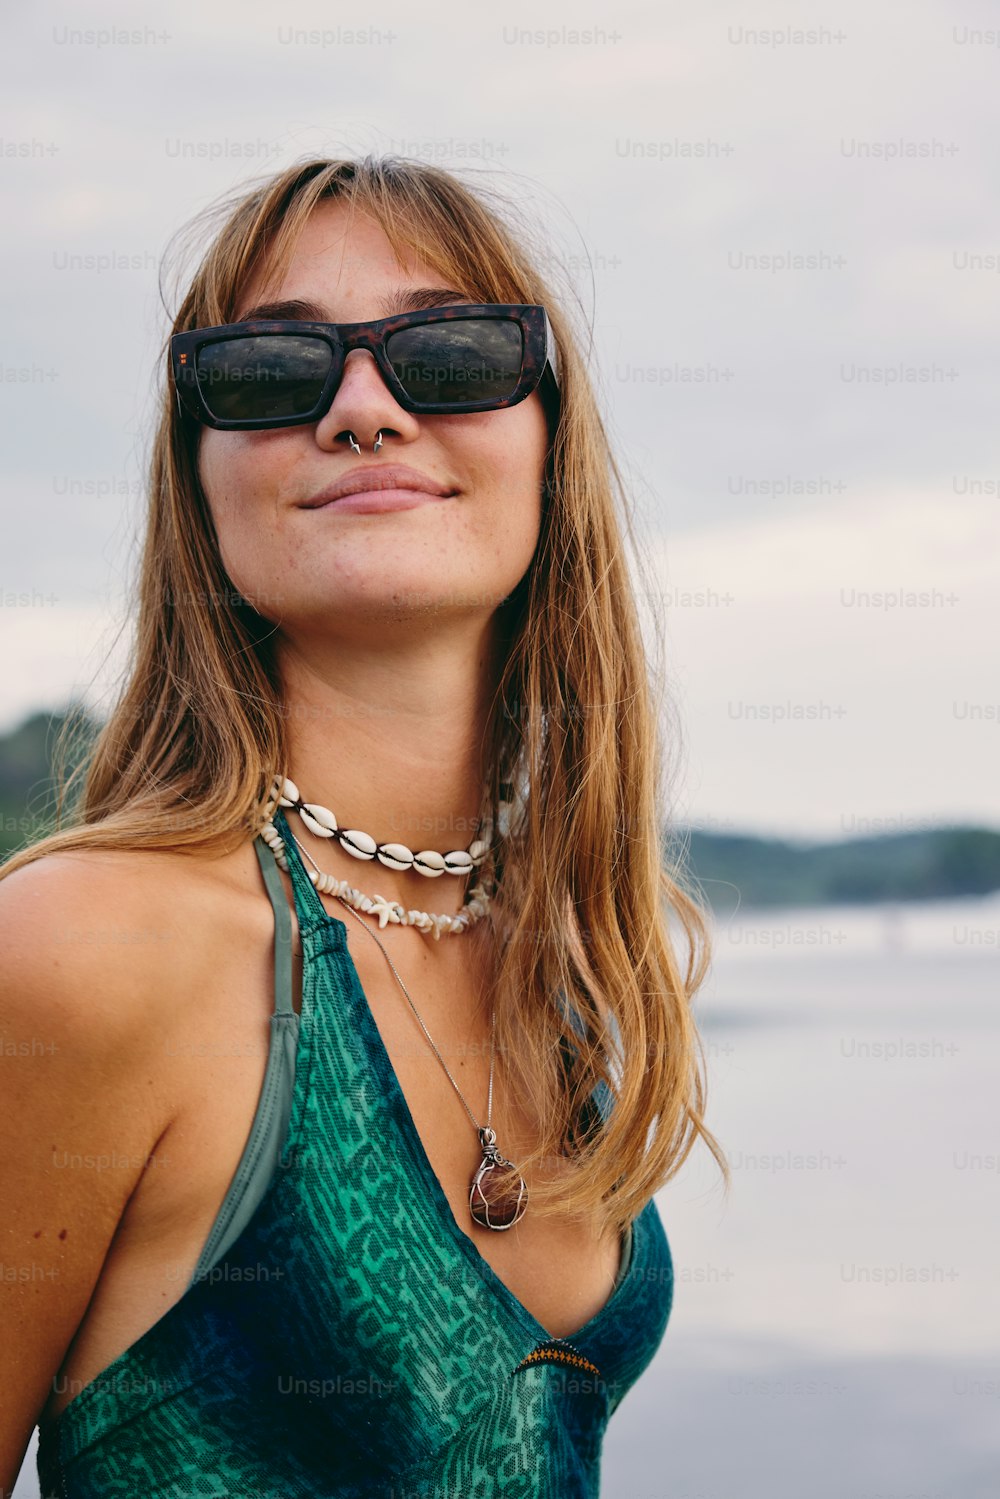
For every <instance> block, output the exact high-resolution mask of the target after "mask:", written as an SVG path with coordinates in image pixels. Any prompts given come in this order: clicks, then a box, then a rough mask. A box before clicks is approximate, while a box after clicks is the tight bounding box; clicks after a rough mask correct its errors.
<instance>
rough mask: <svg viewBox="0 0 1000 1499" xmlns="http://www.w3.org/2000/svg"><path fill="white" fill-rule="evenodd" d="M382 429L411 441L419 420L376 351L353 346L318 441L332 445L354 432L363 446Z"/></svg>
mask: <svg viewBox="0 0 1000 1499" xmlns="http://www.w3.org/2000/svg"><path fill="white" fill-rule="evenodd" d="M380 430H381V432H382V434H383V437H387V436H396V437H401V438H403V439H404V440H406V441H412V440H413V438H415V437H416V436H417V435H418V434H419V432H420V424H419V421H418V419H417V417H416V416H414V415H413V413H412V412H409V411H404V410H403V408H402V406H400V405H399V403H398V402H397V400H396V398H395V397H394V395H393V394H392V391H391V390H390V389H389V387H388V385H386V383H385V380H384V379H383V377H382V371H381V370H380V369H379V367H378V365H377V364H376V362H375V356H374V354H372V353H371V352H370V351H369V350H368V349H352V350H351V352H350V353H349V354H348V355H347V357H346V359H345V360H344V369H343V372H342V374H341V377H340V384H339V386H338V387H337V390H336V392H335V394H334V397H333V401H332V402H331V404H330V409H329V411H328V412H327V413H326V415H325V416H323V417H322V418H321V419H320V420H319V422H317V424H316V441H317V442H318V443H319V445H320V447H324V448H327V449H332V448H333V447H334V446H335V445H336V444H341V445H342V444H343V443H345V442H347V441H348V436H347V434H348V433H349V432H354V433H356V434H357V436H358V438H359V439H360V442H361V446H362V448H363V449H364V448H366V447H368V446H370V445H371V443H372V441H373V440H374V438H375V434H376V433H377V432H378V431H380Z"/></svg>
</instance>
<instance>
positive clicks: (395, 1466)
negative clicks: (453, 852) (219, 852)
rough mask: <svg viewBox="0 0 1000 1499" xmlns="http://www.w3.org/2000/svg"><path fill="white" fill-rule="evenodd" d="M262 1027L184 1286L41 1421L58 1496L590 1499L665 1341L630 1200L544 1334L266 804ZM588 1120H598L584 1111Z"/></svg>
mask: <svg viewBox="0 0 1000 1499" xmlns="http://www.w3.org/2000/svg"><path fill="white" fill-rule="evenodd" d="M278 826H279V830H280V831H281V833H282V836H283V838H284V839H285V846H286V848H287V850H288V863H289V873H290V877H291V882H292V888H293V892H294V899H295V909H296V913H297V916H298V921H299V929H300V934H301V941H302V956H303V972H302V1003H301V1015H297V1014H296V1013H295V1011H294V1008H293V1006H292V1003H291V918H290V913H289V908H288V904H287V901H286V899H285V895H284V890H283V888H282V885H281V881H280V879H279V878H278V874H277V871H276V869H275V867H274V863H273V856H272V855H271V853H270V851H269V850H268V849H267V848H266V845H265V844H264V842H263V840H262V839H258V840H257V842H256V844H255V847H256V850H257V854H258V858H259V860H260V865H261V870H262V873H263V876H264V879H265V882H266V885H267V889H268V894H269V895H270V897H271V900H272V903H273V905H274V911H275V924H276V925H275V985H276V996H275V1012H274V1014H273V1016H272V1018H271V1043H270V1050H269V1055H268V1063H267V1068H266V1071H265V1077H264V1083H263V1087H262V1090H261V1096H260V1101H259V1104H258V1108H257V1113H256V1115H255V1118H254V1121H253V1124H252V1127H251V1131H250V1135H249V1137H248V1140H247V1144H246V1148H245V1151H244V1154H243V1157H242V1158H241V1161H240V1163H239V1165H238V1167H237V1170H236V1173H235V1175H234V1178H233V1183H232V1185H231V1187H230V1190H229V1192H228V1194H227V1197H226V1200H225V1202H224V1203H223V1206H222V1209H221V1210H220V1213H219V1215H218V1218H217V1220H216V1223H215V1225H214V1227H213V1229H212V1231H211V1233H210V1235H209V1237H208V1240H207V1241H206V1244H205V1249H204V1251H203V1253H202V1255H201V1257H200V1259H199V1262H198V1265H197V1267H196V1269H195V1271H194V1273H193V1275H192V1277H191V1281H190V1283H189V1285H188V1287H187V1288H186V1290H185V1292H184V1294H183V1296H182V1297H181V1298H180V1300H179V1301H177V1302H176V1303H175V1304H174V1305H173V1306H172V1307H170V1308H169V1309H168V1311H167V1312H166V1313H165V1314H164V1315H163V1316H162V1317H161V1318H160V1319H159V1321H158V1322H156V1323H155V1324H154V1325H153V1326H152V1327H151V1328H149V1329H148V1330H147V1331H146V1332H145V1333H144V1334H143V1335H142V1336H141V1337H140V1338H139V1339H138V1340H137V1341H136V1342H135V1343H133V1344H132V1345H131V1346H130V1347H129V1348H127V1349H126V1350H125V1352H124V1353H122V1354H121V1355H120V1356H119V1357H118V1358H116V1359H115V1360H114V1361H113V1362H112V1363H111V1364H110V1365H109V1366H108V1367H107V1368H106V1369H105V1370H103V1371H102V1373H100V1374H99V1375H97V1377H96V1378H95V1379H94V1380H92V1381H91V1382H90V1383H89V1384H87V1385H85V1386H84V1388H83V1389H82V1390H81V1391H80V1392H79V1393H78V1394H77V1395H76V1396H75V1397H74V1398H73V1399H72V1400H71V1401H70V1403H69V1404H68V1405H67V1406H66V1407H65V1409H64V1410H63V1411H62V1413H61V1414H60V1415H59V1416H58V1417H57V1418H56V1419H55V1420H54V1421H52V1422H44V1423H42V1425H41V1428H40V1431H39V1448H38V1474H39V1480H40V1483H41V1489H42V1494H43V1495H44V1496H46V1499H48V1496H59V1499H135V1496H137V1495H141V1496H142V1499H167V1496H169V1499H187V1496H192V1499H194V1496H204V1499H230V1496H231V1499H417V1496H426V1499H431V1496H434V1499H445V1496H448V1499H451V1496H455V1499H459V1496H460V1499H478V1496H483V1499H485V1496H494V1495H497V1494H503V1495H504V1496H505V1499H596V1496H597V1495H598V1493H599V1488H600V1460H601V1446H602V1442H603V1438H604V1433H605V1430H606V1427H607V1423H608V1420H609V1418H610V1416H611V1415H612V1414H613V1412H614V1411H615V1409H616V1408H617V1407H618V1405H619V1404H620V1403H621V1400H622V1399H623V1397H624V1395H625V1394H626V1393H627V1391H628V1390H629V1389H630V1388H631V1386H632V1385H633V1384H634V1383H635V1381H636V1380H637V1379H638V1377H639V1375H640V1374H641V1373H642V1372H643V1370H644V1369H646V1368H647V1366H648V1365H649V1363H650V1362H651V1360H652V1358H653V1356H654V1354H655V1353H656V1351H657V1348H658V1347H659V1344H660V1341H661V1339H662V1337H663V1334H664V1331H665V1329H666V1325H667V1320H668V1318H669V1315H670V1309H671V1303H672V1299H673V1280H674V1277H673V1264H672V1260H671V1255H670V1250H669V1247H668V1244H667V1238H666V1235H665V1233H664V1230H663V1226H662V1224H661V1221H660V1217H659V1214H658V1212H657V1208H656V1204H655V1202H654V1201H653V1200H652V1199H651V1200H650V1201H649V1202H648V1203H647V1204H646V1207H645V1208H644V1209H643V1211H642V1212H641V1213H640V1214H639V1216H638V1217H637V1218H636V1219H635V1221H634V1222H633V1224H632V1225H631V1232H630V1233H629V1234H627V1235H626V1242H625V1245H624V1249H623V1259H622V1268H621V1270H620V1272H619V1277H618V1281H617V1282H616V1285H615V1287H614V1290H613V1291H612V1293H611V1297H610V1299H609V1300H608V1302H607V1303H606V1304H605V1306H604V1307H603V1308H602V1309H601V1310H600V1311H599V1312H598V1313H597V1314H596V1315H595V1316H593V1317H592V1318H591V1319H590V1321H589V1322H587V1323H586V1324H585V1325H584V1326H583V1327H581V1328H580V1329H579V1330H578V1331H577V1332H576V1333H574V1334H573V1336H572V1337H569V1338H551V1337H549V1335H548V1333H547V1332H546V1330H545V1328H544V1327H542V1325H541V1324H540V1323H539V1322H538V1321H536V1319H535V1318H534V1317H533V1316H532V1314H531V1313H530V1312H529V1311H528V1310H527V1308H526V1307H525V1306H524V1305H523V1304H522V1303H521V1302H520V1301H519V1300H518V1299H517V1298H516V1297H515V1296H514V1294H513V1293H512V1292H511V1291H510V1290H509V1289H508V1287H507V1286H506V1285H505V1284H504V1282H503V1281H502V1280H501V1279H500V1278H499V1276H498V1275H497V1274H496V1273H495V1272H494V1270H493V1269H492V1267H491V1266H490V1264H489V1263H488V1262H487V1261H486V1260H485V1259H484V1258H483V1256H482V1255H481V1254H480V1253H479V1250H478V1249H477V1247H476V1245H475V1244H474V1242H473V1240H472V1239H471V1238H470V1237H469V1235H468V1234H466V1233H465V1232H464V1231H463V1230H462V1229H461V1228H460V1227H459V1225H458V1223H457V1221H456V1219H455V1216H454V1214H453V1212H452V1210H451V1206H450V1204H449V1202H448V1199H447V1197H446V1196H445V1194H444V1191H443V1189H442V1187H441V1184H440V1182H439V1181H438V1179H437V1176H436V1174H435V1172H434V1170H433V1167H432V1166H431V1163H430V1160H429V1158H428V1156H427V1154H426V1152H425V1150H424V1147H423V1144H422V1142H421V1140H420V1137H419V1135H418V1134H417V1131H416V1128H415V1126H414V1123H413V1119H412V1116H411V1114H410V1111H409V1107H408V1105H407V1103H406V1098H405V1095H404V1094H403V1091H402V1089H401V1087H400V1085H399V1082H398V1080H397V1078H396V1074H395V1072H394V1070H393V1067H392V1064H391V1062H390V1060H389V1056H388V1053H387V1052H386V1050H385V1047H384V1045H383V1043H382V1038H381V1034H380V1032H379V1029H378V1027H377V1025H376V1024H375V1020H374V1017H373V1015H372V1013H371V1010H370V1009H369V1006H368V1002H367V1000H366V998H365V994H364V991H363V989H362V986H361V981H360V979H359V977H358V973H357V970H356V968H355V966H354V963H353V960H352V958H351V955H350V952H349V950H348V947H347V940H346V939H347V927H346V925H345V923H344V922H342V921H340V920H338V919H337V918H336V917H334V916H331V915H330V914H329V913H328V912H327V911H326V909H325V907H324V906H323V903H322V901H321V900H320V898H319V895H318V894H317V892H316V890H315V887H314V886H313V884H312V882H311V881H310V879H309V877H308V875H307V874H306V871H305V867H304V865H303V863H302V860H301V856H300V855H299V853H298V851H297V849H296V845H295V842H294V839H293V838H292V837H291V834H290V832H289V830H288V828H287V824H285V822H284V818H283V816H282V815H281V814H279V817H278ZM601 1107H602V1109H603V1108H605V1105H601Z"/></svg>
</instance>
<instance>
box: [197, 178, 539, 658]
mask: <svg viewBox="0 0 1000 1499" xmlns="http://www.w3.org/2000/svg"><path fill="white" fill-rule="evenodd" d="M347 219H348V213H347V209H346V207H345V206H344V205H343V204H341V203H338V202H330V203H325V204H323V205H322V206H320V207H319V208H318V209H317V210H316V211H315V212H314V213H313V215H312V217H311V219H310V221H309V222H308V223H307V225H306V227H305V229H304V230H303V233H302V236H301V238H300V240H299V243H298V246H297V248H296V251H295V254H294V257H293V258H292V260H291V261H290V263H289V266H288V269H287V271H286V273H285V275H284V277H283V278H282V280H281V281H280V283H279V284H277V285H268V286H267V287H266V288H265V287H264V285H263V284H262V283H261V282H260V281H259V280H254V281H252V282H251V283H250V284H249V285H248V286H247V287H246V288H245V292H244V295H243V296H242V297H241V299H240V302H239V305H238V307H237V310H236V314H235V317H234V321H242V320H244V319H246V317H247V316H248V314H249V313H250V312H251V309H254V308H256V307H257V306H258V305H260V304H261V302H262V301H263V300H264V298H265V297H266V302H267V304H268V305H271V304H274V303H277V302H285V301H290V300H292V299H295V300H301V301H304V302H309V303H312V304H314V305H315V306H316V307H317V309H321V311H318V312H317V313H316V314H315V316H317V317H319V318H321V319H322V320H325V321H329V322H332V323H353V322H361V321H363V320H366V319H369V318H380V317H384V316H386V314H387V312H388V311H389V310H390V309H389V307H388V306H387V303H388V302H389V301H390V300H391V298H392V297H393V296H394V294H398V293H399V292H400V291H401V290H404V291H405V290H411V289H416V288H426V289H438V290H442V289H443V290H446V291H447V290H450V291H451V292H452V293H455V295H452V296H450V297H449V298H448V300H449V301H461V300H474V299H470V298H463V297H462V295H461V293H460V292H459V291H457V289H456V288H448V287H447V285H446V283H445V282H444V281H443V280H442V278H441V276H440V275H439V274H437V273H436V272H434V271H433V270H431V269H429V268H427V267H423V266H421V264H420V263H419V262H415V261H411V262H409V263H407V264H406V265H405V266H401V265H400V264H399V263H398V262H397V260H396V258H395V255H394V254H393V251H392V248H391V246H390V245H389V242H388V240H387V239H386V237H385V235H384V234H383V232H382V230H381V229H380V228H379V227H378V226H377V225H376V224H375V223H374V222H373V221H372V220H371V219H369V218H366V217H363V216H362V215H360V214H357V215H356V216H355V218H354V221H353V223H352V224H351V226H350V227H348V222H347ZM257 315H258V316H286V317H288V316H294V314H293V313H290V312H285V313H279V312H271V313H258V314H257ZM380 429H381V432H382V446H381V448H380V450H379V452H378V453H377V454H373V452H372V444H373V442H374V440H375V436H376V434H377V432H378V431H379V430H380ZM348 432H353V433H354V434H355V435H356V437H357V439H358V441H359V442H360V444H361V453H360V454H358V453H356V452H355V451H354V450H353V449H352V448H351V446H350V440H349V437H348V435H347V434H348ZM547 445H548V429H547V424H546V419H545V414H544V411H543V408H542V405H541V400H540V398H539V395H538V392H537V391H535V392H534V393H533V394H532V395H531V396H529V397H528V399H527V400H525V401H522V402H521V403H520V404H519V405H517V406H513V407H511V408H510V409H509V410H500V411H486V412H475V413H469V414H465V415H453V416H414V415H411V414H410V413H408V412H406V411H403V410H402V408H401V407H400V406H398V405H397V403H396V401H395V400H394V398H393V396H392V395H391V394H390V392H389V390H388V388H387V386H386V385H385V383H384V381H383V379H382V376H381V374H380V373H379V370H378V367H377V366H376V364H375V361H374V359H373V358H372V356H371V354H369V353H368V352H367V351H366V350H354V351H352V352H351V353H350V354H348V356H347V359H346V362H345V367H344V373H343V378H342V380H341V384H340V387H339V389H338V391H337V393H336V395H335V397H334V400H333V404H332V405H331V407H330V410H329V411H328V412H327V414H326V415H325V416H324V417H323V418H322V420H321V421H319V422H317V423H315V425H313V426H304V427H288V428H283V429H278V430H276V431H265V432H218V431H215V430H214V429H212V428H207V427H205V428H202V430H201V438H200V448H199V472H200V475H201V482H202V487H203V489H204V492H205V496H206V498H207V500H208V504H209V506H210V509H211V512H212V516H213V519H214V522H215V527H216V532H217V535H218V539H219V546H220V550H221V555H222V561H223V564H224V566H225V568H226V571H227V572H228V574H229V577H230V579H231V580H232V582H233V584H234V586H235V587H236V588H237V589H238V590H239V591H240V592H241V593H242V595H243V596H244V597H245V598H247V599H249V600H250V602H251V603H252V604H253V605H254V607H255V608H256V609H257V610H258V612H259V613H260V614H262V615H264V616H265V617H266V618H268V619H270V620H273V621H275V622H276V623H278V624H279V625H280V626H281V628H282V630H283V631H284V632H285V633H286V635H289V636H290V637H292V638H295V637H296V635H300V636H303V637H305V636H315V635H317V634H320V633H325V634H327V635H329V636H330V637H331V638H333V637H335V638H336V639H338V640H349V639H350V638H351V637H352V635H353V636H355V637H356V638H357V639H358V641H359V642H364V643H365V644H366V645H367V646H368V647H370V646H371V645H372V643H373V640H374V639H376V638H377V636H373V629H374V628H375V627H376V625H377V622H378V621H379V620H381V621H382V622H383V623H384V624H386V625H388V624H390V623H392V622H396V623H399V622H402V621H404V620H407V621H409V622H410V623H411V624H414V623H416V621H417V618H418V617H419V616H420V615H425V616H426V615H434V616H436V618H437V620H438V622H439V623H441V624H443V623H445V622H446V621H447V618H448V616H449V615H450V616H451V617H452V618H453V619H460V618H462V617H464V618H466V619H470V618H475V617H476V616H478V617H479V618H480V619H481V620H485V619H487V618H489V616H491V615H492V614H493V612H494V611H495V609H496V608H497V607H498V605H499V604H500V602H501V601H502V600H503V599H504V597H505V596H506V595H508V594H510V593H511V591H512V590H513V589H514V588H515V587H516V585H517V584H518V583H519V582H520V580H521V579H522V578H523V576H524V574H525V573H526V572H527V570H528V567H529V565H530V563H531V559H532V556H533V554H534V551H535V547H536V544H537V541H538V533H539V526H540V522H541V506H542V479H543V470H544V460H545V454H546V449H547ZM397 464H399V465H405V466H406V467H407V468H410V469H415V470H417V472H418V473H420V474H422V475H423V476H425V477H426V478H428V479H430V480H432V481H433V482H434V483H435V484H437V485H439V486H441V487H443V488H444V489H446V490H447V491H448V496H449V497H447V498H442V499H431V500H429V501H428V502H427V503H422V504H419V505H417V506H415V507H413V508H410V509H405V510H387V511H381V512H377V513H368V514H364V513H356V512H349V511H347V510H346V509H345V510H339V509H338V506H337V505H336V504H330V505H326V506H325V507H324V508H322V509H316V508H312V509H307V508H304V506H303V502H304V501H306V500H308V499H310V497H313V496H316V495H317V494H320V493H321V492H322V491H323V490H325V489H326V487H327V486H329V485H331V484H333V483H335V482H336V481H338V480H339V479H342V478H344V477H346V476H348V475H354V474H356V473H358V472H359V471H361V470H362V469H369V468H370V469H374V468H376V467H378V466H386V465H397ZM373 478H377V476H374V475H373ZM362 632H363V633H362Z"/></svg>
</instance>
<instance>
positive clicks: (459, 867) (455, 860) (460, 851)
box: [444, 848, 472, 874]
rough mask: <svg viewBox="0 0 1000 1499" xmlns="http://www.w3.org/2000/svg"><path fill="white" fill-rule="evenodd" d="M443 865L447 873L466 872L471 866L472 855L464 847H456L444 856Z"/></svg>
mask: <svg viewBox="0 0 1000 1499" xmlns="http://www.w3.org/2000/svg"><path fill="white" fill-rule="evenodd" d="M444 867H445V869H447V871H448V873H449V874H467V873H468V871H469V870H470V869H471V868H472V857H471V855H470V854H467V853H466V852H465V849H464V848H456V849H455V850H453V852H452V853H450V854H445V856H444Z"/></svg>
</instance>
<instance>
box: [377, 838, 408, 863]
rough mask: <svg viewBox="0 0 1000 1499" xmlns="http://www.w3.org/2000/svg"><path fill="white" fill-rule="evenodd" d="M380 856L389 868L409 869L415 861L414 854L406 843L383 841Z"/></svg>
mask: <svg viewBox="0 0 1000 1499" xmlns="http://www.w3.org/2000/svg"><path fill="white" fill-rule="evenodd" d="M378 856H379V860H380V861H381V863H383V864H384V865H385V866H386V868H387V869H409V868H410V866H411V864H412V863H413V854H412V852H411V851H410V849H408V848H407V846H406V844H405V843H383V844H382V846H381V848H380V849H379V851H378Z"/></svg>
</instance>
